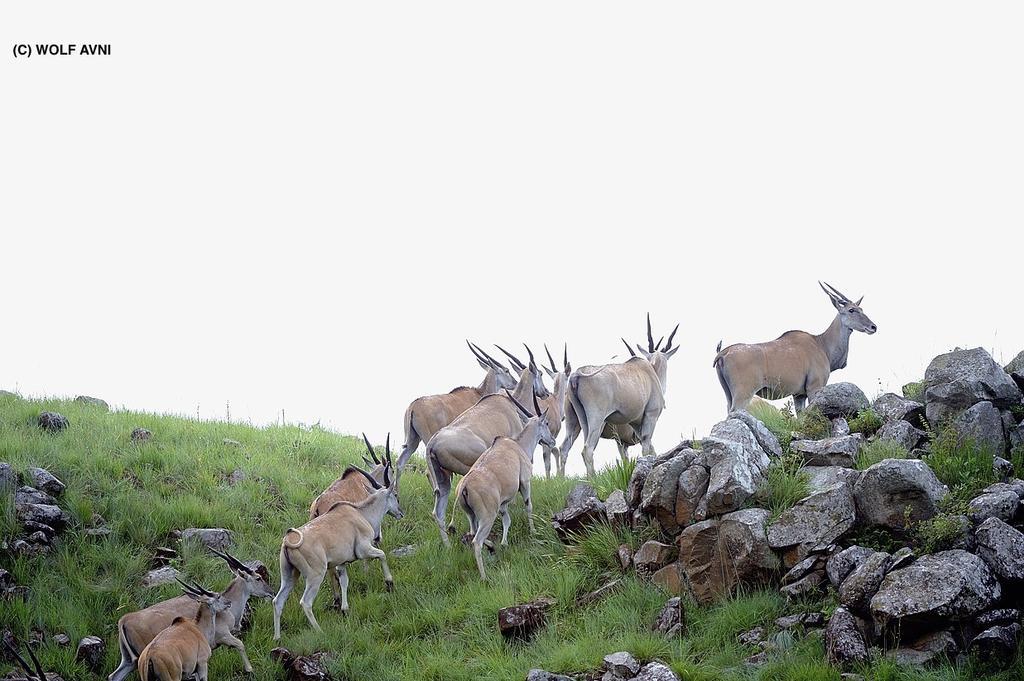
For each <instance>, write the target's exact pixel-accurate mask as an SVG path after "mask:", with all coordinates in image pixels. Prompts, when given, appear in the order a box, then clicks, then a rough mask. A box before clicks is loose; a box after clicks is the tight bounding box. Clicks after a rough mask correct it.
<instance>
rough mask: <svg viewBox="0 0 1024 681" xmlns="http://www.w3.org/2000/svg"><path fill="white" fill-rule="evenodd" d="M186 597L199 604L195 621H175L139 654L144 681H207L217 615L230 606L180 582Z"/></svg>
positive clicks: (229, 603)
mask: <svg viewBox="0 0 1024 681" xmlns="http://www.w3.org/2000/svg"><path fill="white" fill-rule="evenodd" d="M177 582H178V584H180V585H181V590H182V591H184V592H185V597H186V598H190V599H192V600H194V601H196V602H197V603H199V610H198V611H197V612H196V615H195V617H191V618H189V617H175V618H174V620H173V621H171V625H170V626H169V627H167V628H166V629H164V630H163V631H161V632H160V633H158V634H157V635H156V636H155V637H153V640H152V641H150V642H149V645H147V646H146V647H145V648H143V649H142V653H140V654H139V676H140V677H141V678H142V681H150V680H151V679H152V681H181V679H182V678H183V677H188V678H196V679H198V680H199V681H207V666H208V664H209V662H210V653H211V652H212V648H211V647H210V644H211V642H212V641H213V637H214V635H215V632H216V628H217V615H218V614H219V613H222V612H225V611H227V610H228V609H229V608H230V607H231V602H230V601H228V600H227V599H225V598H224V597H223V596H221V595H220V594H217V593H214V592H212V591H207V590H206V589H204V588H203V587H201V586H199V585H198V584H196V583H194V582H193V583H192V584H191V585H189V584H186V583H185V582H183V581H181V580H180V579H179V580H177Z"/></svg>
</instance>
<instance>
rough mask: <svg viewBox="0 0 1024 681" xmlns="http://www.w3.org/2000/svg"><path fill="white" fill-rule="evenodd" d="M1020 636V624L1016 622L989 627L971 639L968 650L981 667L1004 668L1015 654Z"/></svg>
mask: <svg viewBox="0 0 1024 681" xmlns="http://www.w3.org/2000/svg"><path fill="white" fill-rule="evenodd" d="M1020 638H1021V626H1020V625H1019V624H1017V623H1014V624H1008V625H1004V626H995V627H990V628H988V629H986V630H985V631H983V632H981V633H980V634H978V635H977V636H975V637H974V638H973V639H972V640H971V642H970V644H969V645H968V652H969V653H970V654H971V655H972V656H973V657H974V659H976V660H977V661H978V663H979V664H980V665H981V667H982V668H983V669H986V670H999V669H1006V668H1008V667H1009V666H1010V664H1011V663H1012V662H1013V658H1014V656H1015V655H1016V654H1017V642H1018V641H1019V640H1020Z"/></svg>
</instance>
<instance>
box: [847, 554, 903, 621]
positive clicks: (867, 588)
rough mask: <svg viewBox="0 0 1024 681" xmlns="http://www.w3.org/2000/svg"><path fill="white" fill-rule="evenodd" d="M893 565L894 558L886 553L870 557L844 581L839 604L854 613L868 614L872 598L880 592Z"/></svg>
mask: <svg viewBox="0 0 1024 681" xmlns="http://www.w3.org/2000/svg"><path fill="white" fill-rule="evenodd" d="M891 565H892V556H891V555H889V554H888V553H886V552H885V551H878V552H876V553H873V554H871V555H870V556H868V557H867V558H866V559H865V560H864V561H863V562H862V563H861V564H860V565H858V566H857V567H856V568H854V570H853V572H851V573H850V574H849V576H848V577H847V578H846V579H844V580H843V583H842V585H840V587H839V602H840V603H842V604H843V605H845V606H846V607H847V608H849V609H850V610H852V611H853V612H858V613H862V614H867V612H868V608H869V605H870V603H871V598H872V596H874V595H875V593H877V592H878V587H879V586H881V585H882V580H883V579H885V575H886V572H888V570H889V567H890V566H891Z"/></svg>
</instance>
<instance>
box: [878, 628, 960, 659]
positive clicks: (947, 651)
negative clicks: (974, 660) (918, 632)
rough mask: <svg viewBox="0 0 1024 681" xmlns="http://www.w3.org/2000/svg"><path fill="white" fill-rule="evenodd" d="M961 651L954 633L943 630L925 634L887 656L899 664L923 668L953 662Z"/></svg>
mask: <svg viewBox="0 0 1024 681" xmlns="http://www.w3.org/2000/svg"><path fill="white" fill-rule="evenodd" d="M959 650H960V647H959V646H958V645H957V643H956V638H954V636H953V632H951V631H950V630H948V629H942V630H940V631H933V632H929V633H927V634H924V635H923V636H920V637H918V638H917V639H915V640H913V641H912V642H911V643H909V644H907V645H905V646H901V647H899V648H897V649H895V650H892V651H889V652H888V653H887V655H888V656H889V657H891V658H893V659H894V660H896V662H898V663H899V664H904V665H916V666H919V667H923V666H925V665H928V664H932V663H934V662H940V661H944V660H951V659H953V658H954V657H955V656H956V654H957V653H958V652H959Z"/></svg>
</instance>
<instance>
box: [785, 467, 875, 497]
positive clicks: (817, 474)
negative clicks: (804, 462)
mask: <svg viewBox="0 0 1024 681" xmlns="http://www.w3.org/2000/svg"><path fill="white" fill-rule="evenodd" d="M798 472H799V473H802V474H804V475H805V476H807V486H808V487H809V488H810V489H811V491H812V492H820V491H821V490H823V489H825V488H827V487H832V486H833V485H835V484H837V483H843V484H846V485H849V486H850V489H853V485H854V484H856V482H857V480H859V479H860V471H858V470H856V469H854V468H847V467H846V466H801V468H800V470H799V471H798Z"/></svg>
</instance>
